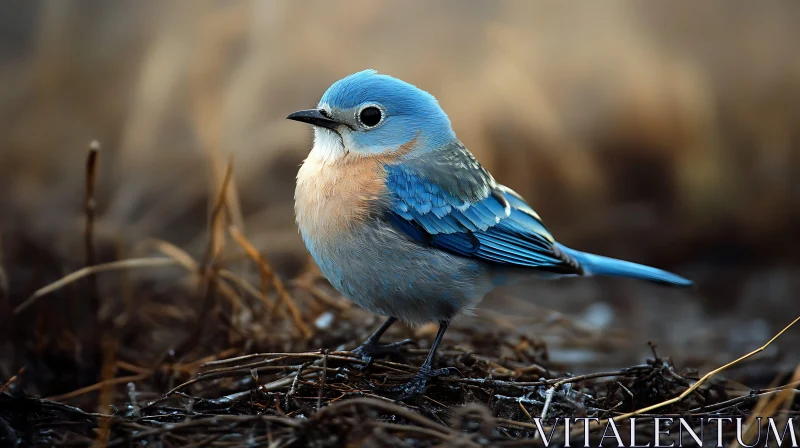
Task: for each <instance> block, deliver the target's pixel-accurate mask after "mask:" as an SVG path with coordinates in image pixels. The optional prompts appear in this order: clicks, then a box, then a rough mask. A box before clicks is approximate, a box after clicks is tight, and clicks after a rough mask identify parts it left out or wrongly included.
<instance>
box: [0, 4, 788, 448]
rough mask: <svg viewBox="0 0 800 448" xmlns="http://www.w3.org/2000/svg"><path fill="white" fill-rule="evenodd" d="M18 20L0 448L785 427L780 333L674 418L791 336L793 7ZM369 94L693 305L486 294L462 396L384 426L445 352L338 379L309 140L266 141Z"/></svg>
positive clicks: (599, 285)
mask: <svg viewBox="0 0 800 448" xmlns="http://www.w3.org/2000/svg"><path fill="white" fill-rule="evenodd" d="M12 3H13V2H9V3H7V4H4V5H2V6H0V8H2V9H3V11H4V13H2V14H0V24H1V25H3V29H4V30H7V33H6V34H4V35H3V37H0V39H2V40H0V44H2V46H0V50H4V51H0V74H2V76H3V81H4V82H3V83H0V123H2V124H1V125H0V126H3V130H2V132H0V146H1V147H2V149H0V191H2V194H0V440H2V439H3V437H6V438H8V435H12V436H11V437H10V438H13V439H14V440H16V438H19V444H20V445H21V446H26V445H44V446H48V445H69V446H86V445H91V444H97V445H98V446H118V445H124V446H130V445H133V446H137V445H140V446H141V445H150V446H152V445H161V446H241V445H247V444H250V445H259V444H263V445H268V446H269V445H270V444H272V445H273V446H337V445H348V444H349V445H351V446H352V445H366V446H406V445H410V446H441V445H456V446H474V445H489V446H502V445H508V446H516V445H519V446H526V445H527V444H530V439H532V438H536V437H538V436H537V432H536V426H535V423H534V422H533V420H532V419H533V418H535V417H539V416H541V415H542V414H546V415H547V417H548V419H552V418H556V417H561V416H571V417H579V416H588V417H598V418H614V417H620V416H623V415H625V414H626V413H630V412H634V411H638V410H642V409H646V408H648V407H651V406H654V405H657V404H659V403H663V402H664V401H667V400H672V399H675V398H676V397H680V396H681V395H683V394H686V396H684V397H683V398H682V399H680V400H678V401H675V402H671V403H669V404H668V405H666V406H663V407H658V408H654V409H651V410H649V411H646V414H645V415H642V416H641V418H643V419H652V418H654V417H655V416H678V415H680V416H691V417H692V418H701V417H702V416H709V415H728V416H735V415H739V416H746V417H747V418H748V423H747V425H748V426H747V431H746V432H747V436H748V437H751V436H753V433H754V432H755V430H756V429H757V424H756V421H755V420H753V419H754V418H755V417H756V416H767V415H775V416H777V417H779V418H783V419H785V418H788V417H790V416H796V415H797V411H798V405H797V403H796V400H795V394H796V391H797V384H798V380H800V378H798V376H797V373H796V371H795V369H796V365H797V363H798V358H797V355H796V341H797V338H798V334H800V333H798V329H797V328H793V329H790V330H788V331H787V333H786V334H785V335H784V336H783V337H781V338H780V339H778V340H776V341H775V342H774V343H772V344H771V345H769V347H767V348H766V349H765V350H764V351H763V352H761V353H760V354H758V356H755V357H753V358H752V359H747V360H744V361H741V362H739V363H737V364H735V365H733V366H731V367H730V368H728V369H726V370H725V371H724V372H722V373H721V374H720V375H715V376H713V377H711V378H709V379H708V380H707V381H706V382H704V383H702V384H700V386H698V387H697V388H696V389H694V390H691V388H692V387H693V386H695V385H697V384H698V383H697V380H698V379H699V378H702V377H703V376H704V375H705V374H707V373H708V372H710V371H712V370H713V369H715V368H717V367H719V366H721V365H725V364H726V363H728V362H729V361H731V360H733V359H736V358H737V357H739V356H741V355H742V354H744V353H747V352H750V351H751V350H754V349H756V348H758V347H760V346H761V345H762V344H763V343H764V342H765V341H767V340H769V339H770V338H771V337H772V336H773V335H775V334H777V333H778V332H779V331H780V329H781V328H783V326H784V325H786V324H788V323H789V322H788V321H790V320H791V319H792V318H793V317H794V316H797V315H798V314H800V302H798V301H797V300H796V297H797V296H798V294H800V280H799V279H798V277H797V275H796V273H797V269H798V266H800V262H798V258H797V254H798V253H800V244H798V242H800V240H798V239H797V238H796V229H797V228H798V226H800V213H798V211H800V195H798V194H797V188H796V184H797V182H796V179H797V178H798V176H799V175H800V158H799V157H798V154H800V152H798V151H797V148H798V146H800V128H798V127H797V125H796V123H797V122H798V117H800V108H799V107H798V105H800V97H798V92H800V84H799V83H798V82H799V81H800V76H798V73H800V65H798V59H797V57H796V48H795V47H796V45H795V42H797V41H798V34H797V33H798V28H797V27H796V22H797V18H798V17H800V15H799V14H798V13H800V10H798V9H797V7H795V6H788V5H782V6H774V5H773V6H770V5H757V6H744V5H726V7H725V8H724V11H723V10H721V9H718V8H713V7H710V6H709V7H707V8H704V9H702V10H700V9H694V8H692V9H683V8H680V7H672V5H670V7H664V6H656V5H646V6H645V5H634V2H621V3H618V4H615V6H609V5H603V6H591V7H589V8H591V9H589V10H586V9H575V8H574V7H571V6H568V5H565V6H561V5H547V6H545V5H542V4H535V3H528V2H500V1H498V2H472V3H468V2H462V1H460V0H459V1H457V2H448V1H444V2H435V3H432V4H431V6H430V7H428V8H424V9H421V7H420V6H418V5H416V6H415V5H413V4H412V3H402V2H400V3H398V2H374V1H364V2H358V6H357V7H356V8H353V10H351V11H348V10H346V9H345V8H340V7H338V6H337V5H336V4H335V3H332V2H324V1H319V2H316V3H314V2H311V1H309V2H250V1H231V2H213V1H208V2H199V1H198V2H196V1H185V2H183V1H174V2H156V3H151V4H148V5H147V6H142V5H144V3H141V2H111V3H109V2H85V3H83V4H82V5H81V6H74V7H67V6H64V5H65V4H66V3H62V2H44V1H38V0H31V1H29V2H18V3H17V4H16V5H12ZM309 5H310V6H311V7H310V8H309ZM353 11H355V12H356V13H353ZM456 12H457V13H456ZM407 23H414V24H415V28H414V33H408V30H407V26H406V25H403V26H400V25H392V24H407ZM286 36H291V37H292V38H291V39H287V38H286ZM365 36H366V38H365ZM322 41H324V42H325V43H326V45H320V42H322ZM587 43H589V44H587ZM330 47H334V48H338V49H347V50H348V51H335V52H331V51H329V48H330ZM443 55H446V57H443ZM366 67H373V68H376V69H378V70H380V71H383V72H387V73H391V74H393V75H395V76H398V77H401V78H403V79H407V80H409V81H411V82H414V83H415V84H417V85H420V86H423V87H425V88H426V89H427V90H429V91H431V92H432V93H434V94H435V95H436V96H437V97H438V98H439V99H440V101H441V103H442V104H443V106H444V107H445V109H446V110H447V111H448V113H449V114H450V116H451V119H452V121H453V124H454V126H455V129H456V132H457V133H458V134H459V136H460V138H461V139H462V140H463V141H464V142H465V143H466V144H467V146H468V147H469V148H470V149H471V151H473V152H474V153H475V154H476V156H477V157H478V158H479V159H480V160H481V162H482V163H484V164H485V165H486V166H487V167H488V168H489V169H490V170H491V171H492V173H493V174H494V175H495V177H496V178H498V179H499V180H501V181H502V182H503V183H505V184H507V185H509V186H511V187H512V188H514V189H515V190H516V191H519V192H520V193H522V194H523V195H524V196H525V197H526V198H527V199H528V200H529V201H530V202H531V203H532V204H533V205H534V207H535V208H536V209H537V211H538V212H539V213H540V214H541V215H542V216H543V217H544V219H545V221H546V222H547V223H548V226H549V227H550V228H551V230H553V232H554V233H555V234H556V235H557V236H558V238H559V239H560V240H562V241H564V242H565V243H567V244H570V245H573V246H575V247H580V248H582V249H586V250H589V251H594V252H599V253H607V254H610V255H613V256H617V257H621V258H627V259H632V260H636V261H641V262H645V263H648V264H653V265H657V266H660V267H664V268H666V269H670V270H673V271H677V272H680V273H681V274H683V275H686V276H689V277H691V278H693V279H694V280H696V281H697V283H698V284H699V285H700V288H699V289H698V290H697V291H693V292H677V291H674V290H669V289H662V288H653V287H650V286H648V285H643V284H640V283H636V282H624V281H616V280H609V281H605V280H598V281H593V280H587V281H585V282H571V281H566V282H563V283H562V282H558V283H556V284H549V283H547V284H538V283H537V284H535V285H527V284H526V285H522V286H519V287H516V288H510V289H508V290H506V291H502V292H499V293H497V294H494V295H492V296H490V297H488V298H487V300H486V301H485V302H484V303H483V304H482V305H481V309H480V310H479V312H478V314H477V315H476V316H473V317H465V318H464V319H461V320H459V321H457V322H455V323H454V324H453V326H452V327H451V329H450V330H449V331H448V333H447V336H446V338H445V340H444V342H443V346H442V348H441V350H440V352H439V355H438V357H437V360H436V365H437V366H442V367H444V366H451V367H455V368H457V369H458V370H459V371H460V372H461V373H462V377H461V378H458V377H452V378H440V379H437V380H435V381H433V383H432V384H431V385H430V387H429V388H428V390H427V392H426V394H425V395H424V396H423V397H421V398H419V399H418V400H414V401H411V402H409V403H394V402H392V397H391V396H390V395H389V394H387V393H386V392H385V387H386V386H387V385H391V384H399V383H401V382H403V381H405V380H406V379H407V378H408V377H409V376H410V375H411V373H412V372H413V371H415V370H416V368H417V366H419V364H420V363H421V362H422V360H423V359H424V356H425V353H426V352H427V348H426V347H427V346H429V344H430V341H431V340H432V338H433V335H434V334H435V328H433V327H421V328H415V329H409V328H405V327H403V326H402V325H396V326H395V327H394V328H392V329H391V330H390V331H389V332H388V333H387V334H386V335H385V338H386V340H387V341H389V340H401V339H404V338H412V339H414V340H416V341H418V342H419V347H418V348H415V349H411V350H409V351H408V352H407V353H406V354H405V355H403V356H400V357H397V358H395V359H385V360H380V361H378V362H376V364H375V366H374V367H373V368H371V369H369V370H368V371H367V372H365V373H358V372H357V371H356V370H355V369H354V368H353V365H354V364H355V365H357V364H358V361H357V360H355V359H353V357H352V356H351V355H350V354H349V353H348V352H347V351H346V350H347V349H349V348H353V347H355V346H356V345H357V344H358V343H359V342H361V341H362V340H363V339H364V338H365V337H366V336H367V334H368V333H369V332H371V331H372V330H373V329H374V327H375V326H377V325H378V324H379V323H380V322H379V318H377V317H376V316H372V315H370V314H369V313H366V312H364V311H362V310H360V309H358V308H357V307H355V306H353V305H352V304H351V303H350V302H349V301H347V300H346V299H344V298H342V297H340V296H339V295H338V294H336V293H335V291H333V290H332V289H331V288H330V286H329V285H328V284H327V282H326V281H325V280H324V279H322V278H320V276H319V273H318V272H317V270H316V268H315V267H314V265H313V263H311V261H310V260H309V258H308V256H307V253H306V251H305V250H304V248H303V247H302V243H301V242H300V240H299V237H298V235H297V230H296V227H295V225H294V222H293V215H292V207H291V202H292V190H293V183H294V175H295V174H296V170H297V165H298V164H299V163H300V161H301V160H302V158H303V157H304V155H305V153H306V151H307V150H308V144H309V142H308V133H307V130H305V129H304V128H302V127H297V126H288V125H285V124H284V120H283V118H284V117H285V115H286V113H288V112H290V111H293V110H297V109H301V108H305V107H309V105H311V104H313V103H314V102H315V101H317V99H318V98H319V95H320V94H321V93H322V91H323V90H324V89H325V88H326V87H327V86H328V85H329V84H330V82H332V81H333V80H335V79H338V78H339V77H341V76H344V75H346V74H348V73H351V72H353V71H356V70H360V69H363V68H366ZM93 139H97V140H98V141H99V142H100V143H101V145H100V147H99V150H98V146H93V147H92V148H90V152H89V154H90V155H89V156H88V157H87V149H86V146H87V143H89V142H90V141H92V140H93ZM231 154H235V157H233V156H231ZM231 162H232V163H231ZM649 340H652V341H654V345H657V346H658V348H657V350H655V349H654V348H651V346H648V343H647V342H648V341H649ZM545 408H547V411H546V412H545ZM649 436H650V435H649V434H646V433H642V434H640V437H641V438H642V439H643V440H647V438H648V437H649ZM731 437H732V434H731V433H730V432H729V433H727V434H726V441H729V440H731Z"/></svg>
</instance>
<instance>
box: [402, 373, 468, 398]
mask: <svg viewBox="0 0 800 448" xmlns="http://www.w3.org/2000/svg"><path fill="white" fill-rule="evenodd" d="M453 375H458V376H459V377H460V376H462V375H461V372H460V371H459V370H458V369H456V368H455V367H445V368H443V369H435V370H434V369H433V368H431V366H429V365H423V366H422V367H420V369H419V371H418V372H417V374H416V375H414V378H412V379H411V381H409V382H408V383H406V384H404V385H402V386H398V387H393V388H391V389H389V392H393V393H399V396H398V397H397V400H398V401H402V400H407V399H409V398H412V397H414V396H415V395H418V394H420V393H422V391H424V390H425V387H426V386H427V385H428V380H430V379H431V378H437V377H440V376H453Z"/></svg>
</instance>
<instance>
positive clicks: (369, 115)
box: [358, 106, 382, 128]
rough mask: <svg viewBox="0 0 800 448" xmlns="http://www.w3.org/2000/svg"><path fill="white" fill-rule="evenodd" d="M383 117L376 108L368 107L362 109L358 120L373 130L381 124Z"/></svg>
mask: <svg viewBox="0 0 800 448" xmlns="http://www.w3.org/2000/svg"><path fill="white" fill-rule="evenodd" d="M381 115H382V112H381V110H380V109H378V108H377V107H375V106H367V107H365V108H363V109H361V112H359V113H358V120H359V121H360V122H361V124H363V125H364V126H366V127H368V128H372V127H375V126H377V125H378V123H380V122H381Z"/></svg>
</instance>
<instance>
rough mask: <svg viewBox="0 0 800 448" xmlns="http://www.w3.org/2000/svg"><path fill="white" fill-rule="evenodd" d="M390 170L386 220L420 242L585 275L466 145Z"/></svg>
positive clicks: (503, 261)
mask: <svg viewBox="0 0 800 448" xmlns="http://www.w3.org/2000/svg"><path fill="white" fill-rule="evenodd" d="M386 170H387V179H386V185H387V187H388V189H389V192H390V195H391V202H390V205H389V209H388V211H387V213H386V217H387V220H388V221H389V222H390V223H391V224H392V225H393V226H394V227H395V228H396V229H397V230H399V231H401V232H402V233H404V234H406V235H407V236H409V237H410V238H412V239H414V240H415V241H417V242H418V243H420V244H424V245H428V246H431V247H435V248H438V249H441V250H445V251H448V252H450V253H453V254H457V255H460V256H465V257H473V258H478V259H482V260H484V261H486V262H489V263H493V264H500V265H510V266H525V267H532V268H537V269H540V270H545V271H550V272H557V273H563V274H576V273H580V272H581V268H580V265H579V264H578V263H577V262H576V261H575V259H573V258H572V257H570V256H569V255H568V254H566V253H565V252H563V251H562V250H561V249H560V248H559V247H558V245H557V244H556V242H555V240H554V239H553V237H552V236H551V235H550V232H548V231H547V228H546V227H545V226H544V223H543V222H542V220H541V219H540V218H539V215H537V214H536V212H535V211H533V209H532V208H531V207H530V206H529V205H528V204H527V203H526V202H525V200H524V199H522V197H521V196H519V195H518V194H517V193H515V192H514V191H513V190H511V189H510V188H507V187H504V186H502V185H499V184H497V183H496V182H495V180H494V179H493V178H492V176H491V175H490V174H489V173H488V172H487V171H486V170H485V169H484V168H483V167H482V166H481V165H480V164H479V163H478V161H477V160H476V159H475V158H474V157H473V156H472V154H470V153H469V151H467V150H466V148H464V146H463V145H462V144H461V143H460V142H457V143H453V144H452V145H450V146H448V147H447V148H444V149H440V150H437V151H436V152H435V153H428V154H424V155H423V156H419V157H417V158H412V159H406V160H404V162H403V163H402V164H388V165H387V166H386Z"/></svg>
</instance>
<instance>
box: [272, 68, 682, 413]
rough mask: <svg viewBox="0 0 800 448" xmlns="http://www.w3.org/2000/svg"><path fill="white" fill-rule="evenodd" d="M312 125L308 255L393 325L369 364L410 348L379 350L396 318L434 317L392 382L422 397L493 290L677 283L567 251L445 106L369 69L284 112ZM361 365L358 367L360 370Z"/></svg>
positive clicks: (373, 342) (303, 194) (303, 191)
mask: <svg viewBox="0 0 800 448" xmlns="http://www.w3.org/2000/svg"><path fill="white" fill-rule="evenodd" d="M286 118H287V119H289V120H294V121H298V122H302V123H306V124H309V125H311V126H312V127H313V135H314V142H313V146H312V149H311V151H310V152H309V153H308V156H307V157H306V158H305V160H304V161H303V163H302V164H301V165H300V168H299V171H298V173H297V179H296V184H295V192H294V211H295V220H296V223H297V226H298V229H299V233H300V235H301V237H302V239H303V242H304V243H305V245H306V247H307V249H308V251H309V252H310V254H311V257H312V258H313V259H314V261H315V262H316V264H317V265H318V267H319V269H320V271H321V273H322V274H323V275H324V276H325V277H326V278H327V279H328V281H329V282H330V284H331V285H332V286H333V287H334V288H335V289H336V290H337V291H338V292H339V293H341V294H342V295H343V296H345V297H347V298H349V299H350V300H352V301H353V302H355V303H356V304H357V305H359V306H360V307H362V308H364V309H366V310H367V311H370V312H372V313H375V314H378V315H382V316H385V317H386V320H385V322H384V323H383V324H382V325H381V326H380V327H379V328H378V329H377V330H376V331H375V332H374V333H372V335H371V336H369V337H368V338H367V339H366V340H365V341H364V342H363V343H362V344H361V345H359V346H358V347H357V348H356V349H354V350H353V351H352V353H354V354H355V355H357V356H360V358H361V360H362V361H364V363H365V365H366V366H369V365H370V364H371V363H372V361H373V359H374V357H375V356H379V355H385V354H388V353H393V352H396V351H398V350H401V349H402V346H403V345H405V344H408V343H411V341H409V340H405V341H401V342H395V343H392V344H380V343H379V341H380V338H381V336H382V335H383V333H384V332H385V331H386V330H387V329H388V328H389V327H390V326H391V325H393V324H394V323H395V322H397V321H398V320H400V321H402V322H404V323H406V324H407V325H409V326H411V327H416V326H420V325H423V324H429V323H438V324H439V330H438V332H437V334H436V337H435V338H434V340H433V343H432V345H431V348H430V351H429V353H428V356H427V358H426V359H425V361H424V362H423V363H422V365H421V366H420V368H419V370H418V371H417V373H416V374H415V375H414V377H413V378H412V379H411V380H410V381H409V382H408V383H407V384H404V385H402V386H400V387H398V388H395V390H396V391H397V392H399V393H400V394H401V397H402V398H409V397H413V396H415V395H417V394H419V393H420V392H422V391H424V389H425V388H426V386H427V384H428V382H429V380H430V379H431V378H434V377H438V376H443V375H450V374H456V373H457V372H454V371H453V370H454V369H449V368H444V369H433V361H434V356H435V353H436V350H437V348H438V347H439V344H440V343H441V342H442V339H443V337H444V334H445V332H446V331H447V328H448V326H449V325H450V323H451V322H452V321H453V320H454V319H455V318H457V317H459V316H462V315H470V314H473V312H474V309H475V308H476V306H477V305H478V304H479V303H480V302H481V301H482V300H483V298H484V296H485V295H487V294H488V293H489V292H491V291H492V290H494V289H496V288H498V287H501V286H505V285H509V284H512V283H515V282H517V281H520V280H524V279H531V278H540V279H553V278H564V277H589V276H617V277H629V278H634V279H640V280H645V281H649V282H654V283H658V284H662V285H670V286H675V287H691V286H693V285H694V283H693V282H692V281H691V280H688V279H686V278H684V277H681V276H679V275H676V274H673V273H670V272H667V271H664V270H661V269H658V268H655V267H650V266H645V265H642V264H637V263H633V262H629V261H624V260H620V259H614V258H610V257H606V256H601V255H595V254H590V253H586V252H582V251H579V250H575V249H571V248H569V247H567V246H565V245H563V244H561V243H559V242H558V241H556V239H555V238H554V237H553V235H552V234H551V232H550V231H549V230H548V228H547V227H546V226H545V224H544V221H543V220H542V218H541V217H540V216H539V215H538V214H537V213H536V212H535V211H534V210H533V208H532V207H531V206H530V205H529V204H528V203H527V202H526V200H525V199H524V198H523V197H522V196H521V195H519V194H518V193H516V192H515V191H514V190H512V189H511V188H509V187H507V186H504V185H502V184H500V183H498V182H497V181H496V180H495V179H494V177H493V176H492V175H491V174H490V173H489V172H488V171H487V170H486V169H485V168H484V167H483V166H482V165H481V163H479V161H478V160H477V159H476V157H475V156H474V155H473V154H472V153H471V152H470V151H469V150H468V149H467V148H466V146H465V145H464V144H463V143H462V142H461V141H460V140H459V139H458V137H457V136H456V134H455V132H454V131H453V128H452V125H451V122H450V119H449V117H448V115H447V114H446V113H445V111H444V110H443V109H442V107H441V106H440V104H439V102H438V100H437V99H436V98H435V97H434V96H433V95H431V94H430V93H428V92H427V91H424V90H422V89H420V88H418V87H416V86H414V85H412V84H410V83H407V82H405V81H402V80H400V79H398V78H395V77H392V76H390V75H387V74H383V73H378V72H377V71H375V70H372V69H367V70H362V71H359V72H356V73H353V74H350V75H348V76H346V77H344V78H342V79H340V80H338V81H336V82H334V83H333V84H332V85H331V86H330V87H329V88H328V89H327V90H326V91H325V92H324V93H323V95H322V97H321V99H320V101H319V103H318V104H317V107H316V108H314V109H307V110H300V111H297V112H294V113H291V114H290V115H288V116H287V117H286ZM362 365H364V364H362Z"/></svg>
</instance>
